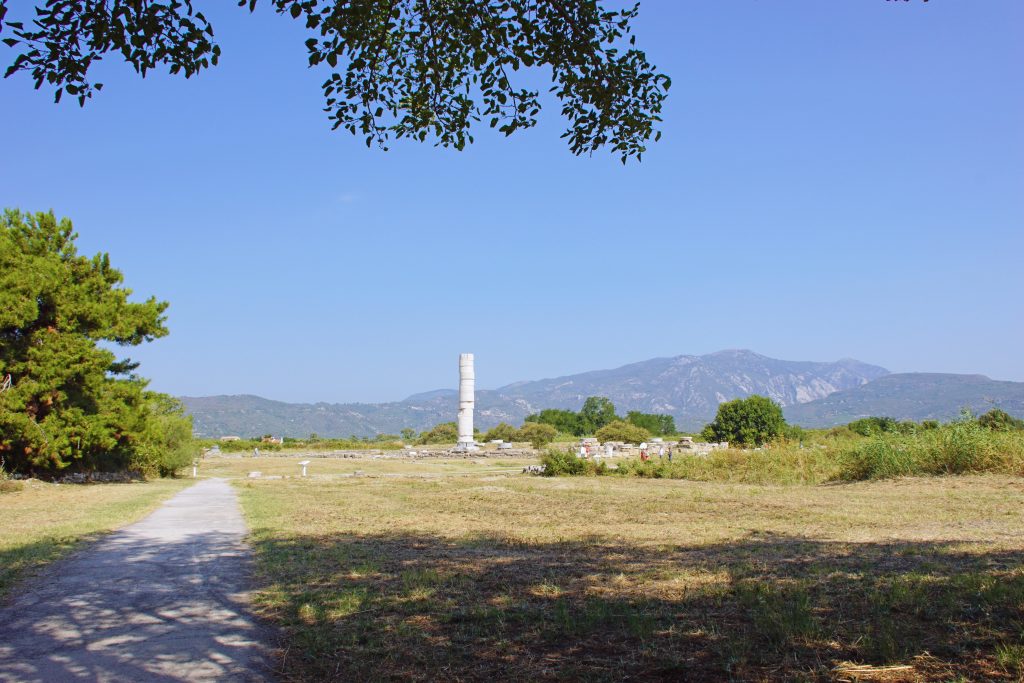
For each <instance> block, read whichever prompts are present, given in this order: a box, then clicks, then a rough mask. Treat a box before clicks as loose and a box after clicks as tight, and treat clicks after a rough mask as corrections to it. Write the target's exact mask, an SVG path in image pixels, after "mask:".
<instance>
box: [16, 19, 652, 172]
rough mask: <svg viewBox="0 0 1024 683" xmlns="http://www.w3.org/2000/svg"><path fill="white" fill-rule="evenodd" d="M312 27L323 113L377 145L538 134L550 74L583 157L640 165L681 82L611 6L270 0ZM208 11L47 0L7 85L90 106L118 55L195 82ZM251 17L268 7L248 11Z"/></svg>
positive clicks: (24, 37) (22, 42)
mask: <svg viewBox="0 0 1024 683" xmlns="http://www.w3.org/2000/svg"><path fill="white" fill-rule="evenodd" d="M267 2H268V3H269V4H270V5H271V6H272V7H273V9H274V10H275V11H276V12H277V13H278V14H281V15H284V16H288V17H291V18H292V19H295V20H298V21H301V22H303V23H304V24H305V27H306V29H307V30H308V31H309V34H310V37H309V38H308V40H306V49H307V50H308V58H309V64H310V66H321V65H326V66H327V67H329V70H330V73H329V75H328V76H327V78H326V80H325V81H324V82H323V91H324V96H325V98H326V107H325V111H326V112H327V114H328V116H329V118H330V119H331V121H332V123H333V125H334V127H335V128H344V129H345V130H347V131H349V132H351V133H353V134H356V135H362V136H365V139H366V144H367V145H368V146H369V145H371V144H373V143H374V142H376V143H377V144H379V145H381V146H382V147H385V148H386V146H387V141H388V140H389V138H390V137H392V136H393V137H396V138H404V137H411V138H414V139H416V140H419V141H425V140H427V139H428V138H432V139H434V140H435V141H436V143H437V144H438V145H442V146H445V147H456V148H458V149H462V148H463V147H465V145H466V144H467V143H472V142H473V136H472V135H471V134H470V128H471V126H472V125H473V124H474V123H477V122H485V123H487V124H488V125H490V126H491V127H492V128H497V129H498V130H500V131H501V132H502V133H504V134H506V135H511V134H512V133H514V132H516V131H517V130H519V129H521V128H530V127H532V126H534V125H536V123H537V118H536V117H537V114H538V113H539V112H540V109H541V93H540V91H539V90H538V89H531V88H530V87H523V85H522V82H518V83H517V82H516V81H517V77H518V78H520V79H521V80H522V81H525V82H529V81H528V80H527V79H524V78H522V76H521V75H519V74H517V73H516V72H519V71H520V70H521V69H528V68H536V69H540V70H543V71H548V72H549V73H550V79H551V83H552V85H551V88H550V90H551V92H552V93H553V94H554V96H555V98H557V100H558V101H559V103H560V106H561V113H562V116H564V117H565V118H566V120H567V121H568V127H567V129H566V131H565V133H564V135H563V137H564V138H567V139H568V143H569V148H570V149H571V150H572V152H573V153H574V154H587V153H592V152H594V151H596V150H598V149H600V148H604V147H608V148H610V149H611V150H612V151H613V152H614V153H616V154H619V155H620V156H621V158H622V161H623V163H625V161H626V160H627V159H628V158H629V157H636V158H637V159H640V158H641V155H642V154H643V152H644V151H645V150H646V146H647V144H648V142H649V141H650V139H651V138H652V137H653V138H654V139H655V140H657V139H658V138H659V137H660V133H658V132H656V131H655V129H654V126H655V124H656V123H657V122H658V121H660V120H661V119H660V116H659V115H660V113H661V109H662V103H663V102H664V99H665V97H666V95H667V91H668V88H669V86H670V84H671V81H670V79H669V78H668V76H666V75H665V74H662V73H659V72H658V71H657V70H656V68H655V67H654V66H653V65H652V64H650V63H649V62H648V61H647V57H646V55H645V54H644V52H643V51H641V50H639V49H637V48H636V46H635V36H634V35H633V34H632V33H631V26H630V22H631V21H632V20H633V19H634V18H635V17H636V16H637V14H638V11H639V5H638V4H637V5H634V6H632V7H627V8H625V9H614V10H613V9H605V8H604V7H603V6H602V2H601V1H600V0H267ZM200 4H202V3H201V2H200V0H196V1H195V2H193V1H192V0H46V2H43V3H39V4H37V5H36V6H35V16H34V17H33V19H32V21H30V22H29V24H28V25H27V26H26V24H25V21H23V20H19V21H15V20H12V19H11V18H10V17H7V16H6V15H7V13H8V0H0V32H6V33H7V34H8V35H9V36H10V37H8V38H6V39H5V41H4V42H6V43H7V44H8V45H10V46H11V47H15V48H17V49H19V50H20V52H19V53H18V55H17V56H16V57H15V59H14V62H13V63H12V64H11V65H10V67H9V68H8V70H7V73H6V75H7V76H10V75H12V74H15V73H18V72H21V71H24V72H28V73H29V74H30V75H31V77H32V79H33V80H34V81H35V86H36V88H40V87H42V86H43V85H44V84H45V85H47V86H48V87H52V88H53V89H54V95H55V98H56V99H57V100H58V101H59V100H60V99H61V96H62V95H63V94H64V93H67V94H68V95H71V96H73V97H76V98H77V99H78V102H79V103H80V104H84V103H85V101H86V100H87V99H89V98H91V97H92V96H93V95H94V93H95V92H96V91H98V90H100V89H101V88H102V87H103V86H102V84H101V83H94V82H92V80H90V77H89V70H90V68H91V67H92V66H93V64H94V63H95V62H97V61H100V60H101V59H103V58H104V56H106V55H108V54H113V55H119V56H120V57H121V58H123V59H124V60H125V61H126V62H128V63H129V64H130V65H131V66H132V67H134V69H135V70H136V71H137V72H138V73H139V74H141V75H142V76H145V75H146V73H147V72H149V71H150V70H152V69H155V68H157V67H166V68H167V69H168V70H169V71H170V73H172V74H177V73H184V75H185V77H186V78H188V77H191V76H193V75H195V74H197V73H199V72H200V71H202V70H203V69H207V68H209V67H210V66H213V65H216V64H217V62H218V60H219V58H220V55H221V49H220V46H219V45H217V43H216V42H215V41H214V36H213V26H211V25H210V22H209V21H208V20H207V18H206V16H205V15H204V14H203V13H202V12H201V11H198V10H196V9H195V6H194V5H200ZM238 4H239V6H240V7H248V9H249V11H253V10H254V9H255V8H256V5H257V4H258V0H240V2H239V3H238ZM19 19H21V18H19Z"/></svg>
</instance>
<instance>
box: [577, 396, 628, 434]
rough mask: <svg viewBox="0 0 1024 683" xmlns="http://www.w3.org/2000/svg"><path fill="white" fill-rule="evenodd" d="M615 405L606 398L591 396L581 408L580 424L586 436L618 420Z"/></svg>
mask: <svg viewBox="0 0 1024 683" xmlns="http://www.w3.org/2000/svg"><path fill="white" fill-rule="evenodd" d="M618 419H619V417H618V416H617V415H616V414H615V404H614V403H612V402H611V399H609V398H605V397H604V396H591V397H589V398H588V399H587V400H586V401H584V402H583V407H582V408H580V423H581V428H582V430H583V433H584V434H593V433H594V432H596V431H597V430H598V429H600V428H601V427H604V426H605V425H606V424H609V423H611V422H614V421H615V420H618Z"/></svg>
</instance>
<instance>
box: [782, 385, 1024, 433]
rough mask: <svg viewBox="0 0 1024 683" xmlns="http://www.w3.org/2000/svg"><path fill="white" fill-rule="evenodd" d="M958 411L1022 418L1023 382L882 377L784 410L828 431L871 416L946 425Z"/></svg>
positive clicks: (795, 420) (793, 420)
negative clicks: (1002, 412)
mask: <svg viewBox="0 0 1024 683" xmlns="http://www.w3.org/2000/svg"><path fill="white" fill-rule="evenodd" d="M963 408H967V409H969V410H971V411H972V412H974V413H975V414H979V415H980V414H981V413H984V412H987V411H989V410H991V409H992V408H1000V409H1002V410H1005V411H1006V412H1008V413H1010V414H1011V415H1014V416H1016V417H1024V382H999V381H996V380H991V379H989V378H988V377H985V376H984V375H949V374H940V373H930V372H915V373H904V374H894V375H886V376H884V377H880V378H878V379H876V380H874V381H871V382H868V383H867V384H864V385H863V386H859V387H856V388H853V389H846V390H844V391H837V392H835V393H833V394H830V395H829V396H826V397H825V398H822V399H819V400H817V401H811V402H810V403H802V404H798V405H790V406H787V407H786V409H785V413H786V419H787V420H788V421H789V422H791V423H794V424H799V425H802V426H805V427H831V426H833V425H837V424H846V423H848V422H852V421H853V420H856V419H858V418H862V417H868V416H870V415H879V416H882V415H885V416H888V417H894V418H896V419H898V420H914V421H915V422H920V421H921V420H940V421H947V420H952V419H954V418H956V417H957V416H958V415H959V414H960V411H961V409H963Z"/></svg>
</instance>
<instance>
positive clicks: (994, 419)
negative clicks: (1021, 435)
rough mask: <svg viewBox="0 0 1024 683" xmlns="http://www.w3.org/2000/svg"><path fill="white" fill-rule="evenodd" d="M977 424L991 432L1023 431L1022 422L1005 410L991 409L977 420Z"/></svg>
mask: <svg viewBox="0 0 1024 683" xmlns="http://www.w3.org/2000/svg"><path fill="white" fill-rule="evenodd" d="M978 424H979V425H981V426H982V427H984V428H985V429H989V430H991V431H993V432H1014V431H1022V430H1024V420H1019V419H1017V418H1015V417H1013V416H1012V415H1010V414H1009V413H1007V412H1006V411H1005V410H1000V409H999V408H993V409H992V410H990V411H988V412H987V413H985V414H984V415H982V416H981V417H979V418H978Z"/></svg>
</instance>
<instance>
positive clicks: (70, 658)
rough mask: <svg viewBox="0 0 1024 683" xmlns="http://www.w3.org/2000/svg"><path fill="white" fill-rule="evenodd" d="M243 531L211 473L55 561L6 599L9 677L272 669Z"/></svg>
mask: <svg viewBox="0 0 1024 683" xmlns="http://www.w3.org/2000/svg"><path fill="white" fill-rule="evenodd" d="M69 512H73V511H69ZM245 531H246V529H245V523H244V522H243V520H242V515H241V511H240V510H239V507H238V501H237V497H236V495H235V492H234V491H233V490H232V488H231V487H230V486H229V485H228V484H227V482H225V481H224V480H222V479H210V480H206V481H202V482H200V483H198V484H196V485H195V486H193V487H191V488H189V489H186V490H185V491H182V492H181V493H179V494H178V495H176V496H174V497H173V498H171V499H170V500H169V501H167V502H166V503H165V504H164V505H163V506H162V507H161V508H160V509H159V510H157V511H156V512H154V513H153V514H152V515H150V516H149V517H147V518H146V519H144V520H142V521H141V522H138V523H136V524H133V525H131V526H129V527H126V528H124V529H122V530H121V531H118V532H116V533H114V534H112V535H110V536H108V537H107V538H105V539H103V540H102V541H100V542H99V543H97V544H96V545H93V546H91V547H89V548H88V549H86V550H84V551H82V552H80V553H76V554H75V555H73V556H72V557H70V558H68V559H66V560H63V561H60V562H57V563H56V564H54V565H52V566H51V567H49V568H48V569H47V570H46V571H45V572H43V574H42V575H40V576H39V577H37V578H34V579H31V580H30V581H29V582H28V584H27V585H24V586H22V591H23V592H22V593H21V594H19V595H17V596H16V597H15V598H14V600H13V602H12V604H10V605H9V606H7V607H5V608H4V609H3V610H2V611H0V681H58V680H59V681H64V680H76V679H81V680H90V681H208V680H209V681H213V680H217V681H225V680H229V681H262V680H267V679H268V678H270V675H269V673H268V666H267V662H268V657H267V651H266V648H265V646H264V644H263V643H264V642H265V634H264V633H263V632H262V627H261V626H260V625H259V624H258V623H257V622H256V621H255V619H254V618H253V617H252V616H251V615H250V614H249V612H248V610H247V595H246V593H245V590H246V588H247V581H248V573H249V561H250V557H249V550H248V548H247V546H246V545H245V544H244V542H243V538H244V535H245Z"/></svg>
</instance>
